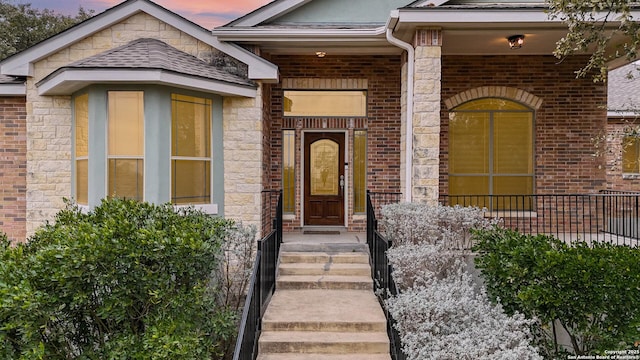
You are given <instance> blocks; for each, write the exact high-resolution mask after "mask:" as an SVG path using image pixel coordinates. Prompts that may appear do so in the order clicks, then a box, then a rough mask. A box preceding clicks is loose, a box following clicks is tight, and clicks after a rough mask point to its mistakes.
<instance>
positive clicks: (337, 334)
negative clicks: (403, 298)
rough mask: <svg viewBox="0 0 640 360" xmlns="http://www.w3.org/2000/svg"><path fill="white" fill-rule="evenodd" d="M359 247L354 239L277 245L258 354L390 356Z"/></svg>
mask: <svg viewBox="0 0 640 360" xmlns="http://www.w3.org/2000/svg"><path fill="white" fill-rule="evenodd" d="M283 245H290V244H283ZM364 249H365V248H364V247H361V246H359V245H358V244H348V245H347V244H317V245H310V244H304V246H302V247H300V246H297V247H296V246H283V247H282V250H281V254H280V265H279V268H278V279H277V285H276V289H277V290H276V292H275V293H274V295H273V297H272V298H271V301H270V303H269V306H268V308H267V310H266V312H265V314H264V317H263V319H262V334H261V335H260V339H259V341H258V344H259V345H258V349H259V350H258V360H301V359H314V360H316V359H317V360H390V359H391V356H390V355H389V339H388V337H387V332H386V319H385V317H384V314H383V312H382V308H381V307H380V304H379V303H378V300H377V298H376V297H375V295H374V294H373V282H372V280H371V268H370V266H369V256H368V254H367V253H366V252H365V251H366V250H364Z"/></svg>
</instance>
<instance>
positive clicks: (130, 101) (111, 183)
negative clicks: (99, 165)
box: [107, 91, 144, 201]
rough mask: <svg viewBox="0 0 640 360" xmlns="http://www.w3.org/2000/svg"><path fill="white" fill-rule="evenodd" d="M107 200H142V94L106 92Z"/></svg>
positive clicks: (135, 92) (134, 92)
mask: <svg viewBox="0 0 640 360" xmlns="http://www.w3.org/2000/svg"><path fill="white" fill-rule="evenodd" d="M107 96H108V102H109V115H108V120H107V121H108V148H109V149H108V168H109V170H108V182H107V187H108V196H115V197H121V198H128V199H135V200H138V201H142V200H143V194H144V191H143V184H144V104H143V92H142V91H109V92H108V95H107Z"/></svg>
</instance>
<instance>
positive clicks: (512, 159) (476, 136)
mask: <svg viewBox="0 0 640 360" xmlns="http://www.w3.org/2000/svg"><path fill="white" fill-rule="evenodd" d="M533 119H534V112H533V110H532V109H531V108H529V107H526V106H524V105H522V104H520V103H517V102H515V101H511V100H506V99H502V98H481V99H477V100H472V101H469V102H466V103H463V104H461V105H459V106H457V107H455V108H454V109H452V110H451V113H450V119H449V194H450V195H454V197H453V198H452V199H455V198H456V197H455V195H476V197H473V198H472V199H475V200H472V202H473V205H479V206H486V207H488V208H493V209H496V208H499V209H507V208H511V207H512V206H514V205H515V204H513V203H511V201H512V200H507V201H506V202H505V201H496V199H494V201H487V200H488V199H487V198H486V197H482V196H477V195H531V194H533V193H534V154H533V149H534V144H533V143H534V140H533V139H534V137H533ZM458 199H460V198H458ZM454 202H459V201H454ZM466 202H467V204H469V201H466ZM520 208H521V206H520Z"/></svg>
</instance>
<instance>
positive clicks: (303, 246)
mask: <svg viewBox="0 0 640 360" xmlns="http://www.w3.org/2000/svg"><path fill="white" fill-rule="evenodd" d="M368 249H369V247H368V246H367V244H366V243H354V242H351V243H326V242H319V243H317V242H313V243H283V244H282V245H281V246H280V250H281V251H286V252H325V253H336V252H346V253H351V252H365V253H366V252H367V251H368Z"/></svg>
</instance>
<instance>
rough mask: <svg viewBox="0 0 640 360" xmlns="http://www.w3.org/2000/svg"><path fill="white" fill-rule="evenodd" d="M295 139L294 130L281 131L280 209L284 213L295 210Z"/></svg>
mask: <svg viewBox="0 0 640 360" xmlns="http://www.w3.org/2000/svg"><path fill="white" fill-rule="evenodd" d="M295 141H296V133H295V130H284V131H283V132H282V188H283V194H282V202H283V209H282V211H284V212H286V213H294V212H295V210H296V204H295V201H296V189H295V187H296V179H295V176H296V173H295V166H296V160H295Z"/></svg>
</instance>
